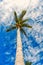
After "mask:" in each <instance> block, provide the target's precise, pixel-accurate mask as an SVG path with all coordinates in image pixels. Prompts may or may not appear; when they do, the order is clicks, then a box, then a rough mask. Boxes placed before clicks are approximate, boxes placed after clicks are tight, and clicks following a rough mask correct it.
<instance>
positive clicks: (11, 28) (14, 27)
mask: <svg viewBox="0 0 43 65" xmlns="http://www.w3.org/2000/svg"><path fill="white" fill-rule="evenodd" d="M14 29H16V26H12V25H11V26H10V28H8V29H7V30H6V32H9V31H11V30H14Z"/></svg>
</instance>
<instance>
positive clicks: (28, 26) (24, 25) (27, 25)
mask: <svg viewBox="0 0 43 65" xmlns="http://www.w3.org/2000/svg"><path fill="white" fill-rule="evenodd" d="M22 27H27V28H32V26H30V25H29V24H25V23H24V24H22Z"/></svg>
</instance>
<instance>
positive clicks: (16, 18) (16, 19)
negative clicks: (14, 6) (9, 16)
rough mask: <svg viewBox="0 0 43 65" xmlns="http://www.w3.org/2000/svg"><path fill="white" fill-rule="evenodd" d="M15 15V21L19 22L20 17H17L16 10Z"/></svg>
mask: <svg viewBox="0 0 43 65" xmlns="http://www.w3.org/2000/svg"><path fill="white" fill-rule="evenodd" d="M14 16H15V18H14V20H15V22H18V17H17V13H16V11H14Z"/></svg>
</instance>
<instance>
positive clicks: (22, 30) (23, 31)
mask: <svg viewBox="0 0 43 65" xmlns="http://www.w3.org/2000/svg"><path fill="white" fill-rule="evenodd" d="M20 31H21V32H22V33H23V34H24V35H25V36H26V37H27V38H28V36H27V34H26V32H25V30H24V29H22V28H21V29H20Z"/></svg>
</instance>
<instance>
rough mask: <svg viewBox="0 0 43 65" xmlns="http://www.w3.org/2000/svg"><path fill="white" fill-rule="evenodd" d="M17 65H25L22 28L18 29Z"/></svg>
mask: <svg viewBox="0 0 43 65" xmlns="http://www.w3.org/2000/svg"><path fill="white" fill-rule="evenodd" d="M16 52H17V53H16V60H15V65H25V64H24V59H23V53H22V42H21V37H20V29H18V30H17V51H16Z"/></svg>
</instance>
